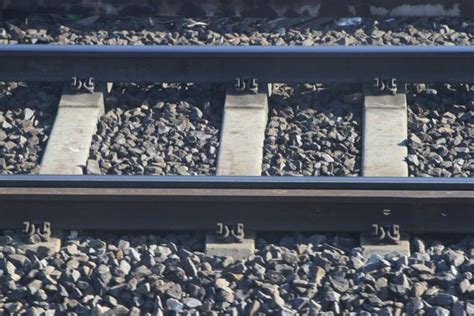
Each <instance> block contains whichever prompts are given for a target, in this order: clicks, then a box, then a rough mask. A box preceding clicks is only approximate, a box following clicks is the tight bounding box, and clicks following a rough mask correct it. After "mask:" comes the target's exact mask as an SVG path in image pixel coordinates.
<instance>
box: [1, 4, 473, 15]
mask: <svg viewBox="0 0 474 316" xmlns="http://www.w3.org/2000/svg"><path fill="white" fill-rule="evenodd" d="M0 10H3V11H13V12H16V13H18V12H23V13H37V12H43V13H44V12H46V13H68V14H89V15H97V14H101V15H142V16H150V15H153V16H184V17H206V16H207V17H222V16H236V17H270V18H274V17H295V16H306V17H335V16H383V17H387V16H392V17H394V16H395V17H397V16H402V17H406V16H415V17H419V16H450V17H452V16H473V15H474V4H473V1H471V0H291V1H281V0H232V1H226V0H206V1H202V0H134V1H117V0H96V1H90V0H79V1H78V0H48V1H44V0H15V1H3V2H2V1H0Z"/></svg>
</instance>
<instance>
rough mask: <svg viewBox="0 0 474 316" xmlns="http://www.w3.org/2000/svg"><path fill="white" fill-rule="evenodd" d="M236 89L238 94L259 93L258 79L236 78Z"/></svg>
mask: <svg viewBox="0 0 474 316" xmlns="http://www.w3.org/2000/svg"><path fill="white" fill-rule="evenodd" d="M234 88H235V90H236V91H237V92H241V93H243V92H247V91H250V92H252V93H255V94H257V93H258V81H257V79H256V78H250V79H244V78H235V84H234Z"/></svg>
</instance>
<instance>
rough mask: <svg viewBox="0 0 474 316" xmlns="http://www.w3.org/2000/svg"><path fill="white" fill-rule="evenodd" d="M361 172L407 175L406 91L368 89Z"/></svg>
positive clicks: (375, 174) (377, 174) (381, 174)
mask: <svg viewBox="0 0 474 316" xmlns="http://www.w3.org/2000/svg"><path fill="white" fill-rule="evenodd" d="M363 115H364V119H363V124H364V125H363V134H362V135H363V146H362V147H363V153H362V175H363V176H367V177H407V176H408V165H407V163H406V161H405V159H406V157H407V153H408V149H407V147H406V145H405V141H406V138H407V128H408V127H407V126H408V119H407V100H406V95H405V94H404V93H396V94H394V95H389V94H377V93H376V92H374V90H373V89H370V88H367V89H365V102H364V114H363Z"/></svg>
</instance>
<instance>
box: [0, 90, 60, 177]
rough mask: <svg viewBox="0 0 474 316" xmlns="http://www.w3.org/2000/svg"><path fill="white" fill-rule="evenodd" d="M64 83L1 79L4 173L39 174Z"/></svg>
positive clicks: (0, 146)
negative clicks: (35, 82) (3, 80)
mask: <svg viewBox="0 0 474 316" xmlns="http://www.w3.org/2000/svg"><path fill="white" fill-rule="evenodd" d="M60 93H61V90H60V86H58V85H53V84H26V83H23V82H9V83H5V82H0V174H25V173H33V174H35V173H38V171H39V164H40V162H41V156H42V154H43V151H44V147H45V145H46V142H47V140H48V136H49V132H50V131H51V127H52V124H53V122H54V115H55V112H56V108H57V105H58V103H59V95H60Z"/></svg>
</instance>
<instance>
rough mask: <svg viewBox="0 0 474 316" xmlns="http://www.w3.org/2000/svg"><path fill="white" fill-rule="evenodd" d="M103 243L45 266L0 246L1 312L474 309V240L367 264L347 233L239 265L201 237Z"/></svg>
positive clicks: (305, 240)
mask: <svg viewBox="0 0 474 316" xmlns="http://www.w3.org/2000/svg"><path fill="white" fill-rule="evenodd" d="M98 237H99V238H97V236H96V237H95V238H93V237H87V236H81V237H79V239H76V240H69V241H67V242H65V243H63V247H62V249H61V250H60V252H59V253H56V254H52V255H50V256H46V257H45V258H43V259H41V260H40V259H38V258H36V257H34V256H32V257H31V258H29V257H28V256H27V255H26V254H23V253H22V251H21V249H15V248H13V249H9V248H7V252H5V248H6V247H9V246H0V247H2V248H0V271H2V272H3V274H2V278H3V279H2V280H3V282H2V283H0V293H2V295H3V296H2V297H1V298H0V312H4V311H7V312H8V313H10V314H22V313H29V314H34V313H40V312H41V311H40V309H42V310H44V313H46V311H48V310H55V311H56V312H61V313H62V314H71V315H75V314H78V315H83V314H101V315H102V314H112V315H116V314H121V313H123V314H131V315H168V314H173V313H182V314H197V313H199V314H201V313H205V314H209V315H219V314H226V315H242V314H247V315H259V314H266V315H274V314H276V315H313V314H318V315H339V314H345V315H351V313H353V314H356V315H374V314H376V315H402V314H406V315H413V314H417V315H450V314H453V315H470V314H472V310H473V309H474V304H473V301H472V298H473V295H474V288H472V289H471V287H472V286H471V285H470V284H471V282H472V276H473V273H472V271H473V270H472V268H473V267H474V259H472V253H473V252H472V251H473V249H474V239H473V238H472V237H470V238H465V239H462V240H459V241H455V242H452V241H450V242H445V243H442V242H440V241H432V240H429V239H421V238H420V237H415V238H414V239H413V242H415V240H417V241H418V245H419V244H421V243H422V244H423V245H424V250H423V253H420V252H417V251H413V252H412V254H411V256H409V257H398V256H393V255H386V256H385V257H381V256H377V255H374V256H371V257H370V258H368V259H366V258H365V257H364V256H362V253H361V251H362V250H361V248H359V247H357V241H356V238H352V237H351V236H344V237H341V236H334V235H314V236H309V237H307V236H303V235H289V236H283V238H282V239H281V242H276V243H270V242H269V241H267V240H266V239H264V238H261V239H259V242H258V249H257V251H256V253H255V255H253V256H250V257H249V258H248V259H244V260H239V261H234V260H232V259H229V258H226V257H210V256H207V255H205V254H204V253H202V252H201V249H202V248H203V240H204V239H203V238H201V237H200V236H198V235H183V236H182V237H181V236H178V235H167V236H155V235H150V236H135V235H131V236H117V235H116V234H108V235H103V236H102V237H101V236H98ZM4 239H5V240H7V239H8V238H4ZM274 239H275V237H274V236H273V237H272V240H274ZM313 241H320V242H319V243H315V242H313ZM73 245H74V246H73ZM100 249H103V250H104V251H102V252H100V251H97V250H100ZM133 253H135V254H133ZM453 254H455V255H453ZM458 254H459V255H462V257H464V258H465V259H464V260H463V261H462V262H461V260H459V259H456V258H458V256H457V255H458ZM146 257H150V258H153V260H154V263H152V261H151V260H150V259H145V258H146ZM290 258H291V259H290ZM144 261H147V262H146V263H144ZM351 262H360V263H361V264H358V265H357V267H355V266H354V265H353V264H351ZM443 263H444V264H446V265H447V266H448V268H445V267H444V265H443ZM455 263H457V264H458V265H456V264H455ZM2 272H0V273H2ZM461 283H463V284H465V285H464V286H462V287H461V286H459V285H460V284H461Z"/></svg>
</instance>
